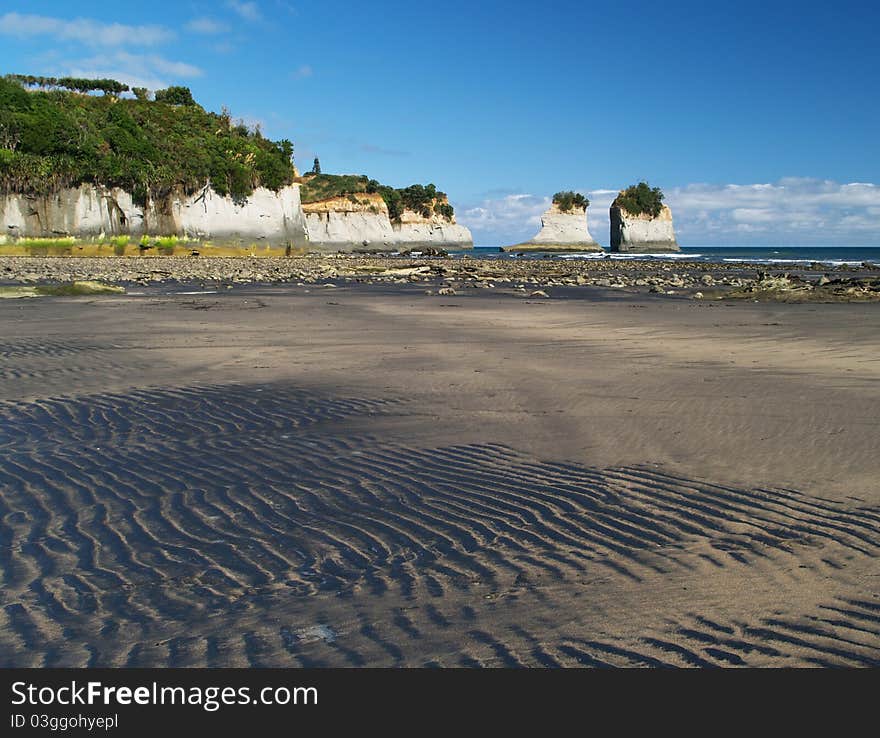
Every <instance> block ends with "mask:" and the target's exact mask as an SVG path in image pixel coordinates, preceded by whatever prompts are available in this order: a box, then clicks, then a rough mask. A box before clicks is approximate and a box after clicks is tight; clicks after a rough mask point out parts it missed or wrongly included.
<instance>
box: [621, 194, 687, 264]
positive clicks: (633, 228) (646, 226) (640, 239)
mask: <svg viewBox="0 0 880 738" xmlns="http://www.w3.org/2000/svg"><path fill="white" fill-rule="evenodd" d="M619 199H620V198H619V197H618V198H616V199H615V200H614V202H613V203H611V211H610V214H611V251H619V252H629V253H642V254H645V253H662V252H667V251H680V250H681V249H680V248H679V246H678V242H677V241H676V240H675V230H674V229H673V227H672V211H671V210H670V209H669V206H668V205H664V206H663V207H662V209H661V210H660V213H659V214H658V215H657V216H652V215H651V214H650V213H639V214H637V215H634V214H633V213H630V212H628V211H627V210H626V209H625V208H623V207H622V206H621V205H620V204H619V202H618V201H619Z"/></svg>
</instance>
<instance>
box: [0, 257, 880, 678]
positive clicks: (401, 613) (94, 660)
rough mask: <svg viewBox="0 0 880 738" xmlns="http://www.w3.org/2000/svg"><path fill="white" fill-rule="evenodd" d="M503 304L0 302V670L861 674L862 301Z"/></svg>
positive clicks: (649, 299) (864, 656) (635, 299)
mask: <svg viewBox="0 0 880 738" xmlns="http://www.w3.org/2000/svg"><path fill="white" fill-rule="evenodd" d="M59 263H60V262H59ZM702 268H705V267H702ZM698 286H699V285H698ZM509 287H510V288H509V289H508V288H506V287H505V289H501V288H500V287H499V288H498V289H495V288H485V289H473V290H461V289H459V290H458V291H457V294H449V295H438V294H433V295H427V294H425V286H424V285H422V284H372V285H362V284H353V283H352V284H349V283H345V282H342V281H339V280H337V282H336V286H335V287H332V288H331V287H322V286H321V285H320V284H304V285H301V286H297V285H295V284H292V283H291V284H278V285H250V286H247V285H236V286H235V287H234V288H233V289H225V288H224V289H213V288H211V287H209V288H208V289H205V288H202V287H201V286H199V285H198V284H195V285H175V284H161V285H159V284H147V285H144V286H138V287H131V288H130V289H129V292H128V294H126V295H109V296H95V297H76V298H67V297H53V298H40V299H30V300H25V299H15V300H13V299H8V300H0V324H2V326H3V334H2V339H0V377H2V379H3V381H2V383H0V489H2V494H0V505H2V512H0V536H2V538H3V541H4V545H3V546H2V547H0V551H2V556H3V560H2V562H0V563H2V572H3V577H4V579H3V588H2V591H0V597H2V607H0V662H2V663H3V664H4V665H5V666H424V665H443V666H471V665H481V666H490V667H498V666H519V665H527V666H582V665H586V666H603V665H620V666H660V665H675V666H709V665H712V666H732V665H744V664H745V665H749V666H816V665H843V666H878V665H880V565H878V555H880V488H878V484H877V480H878V474H877V470H878V450H880V449H878V427H877V418H878V417H880V321H878V312H877V311H878V305H877V303H876V302H874V303H852V304H812V303H805V304H786V303H778V302H753V301H751V300H738V301H735V300H721V301H701V300H693V299H691V297H690V296H688V295H683V294H682V295H665V294H650V293H648V291H647V289H641V290H630V291H627V290H613V289H607V288H604V287H602V286H596V285H586V286H567V285H558V286H554V287H551V288H545V289H546V291H547V292H548V294H549V298H539V297H535V298H530V297H529V296H528V295H526V296H523V295H518V294H513V293H512V291H513V289H514V285H510V286H509Z"/></svg>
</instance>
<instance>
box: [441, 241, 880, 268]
mask: <svg viewBox="0 0 880 738" xmlns="http://www.w3.org/2000/svg"><path fill="white" fill-rule="evenodd" d="M449 253H450V255H452V256H462V255H464V254H469V255H471V256H473V257H477V258H499V259H546V258H551V259H590V260H596V259H612V260H619V261H632V260H634V259H640V260H646V259H647V260H652V259H656V260H657V261H707V262H728V263H740V262H743V263H749V264H767V265H779V266H780V267H784V266H786V265H792V266H797V265H799V264H810V263H812V262H821V263H823V264H828V265H829V266H840V265H844V264H849V265H853V266H857V265H860V264H862V263H864V262H871V263H874V264H880V246H785V247H781V246H705V247H700V246H684V247H682V249H681V252H679V253H675V254H612V253H610V252H605V253H587V252H584V253H577V252H571V253H552V252H540V251H534V252H529V253H527V254H522V255H519V254H511V253H504V252H502V251H500V250H499V249H498V248H497V247H494V246H489V247H487V246H478V247H476V248H475V249H473V250H471V251H450V252H449Z"/></svg>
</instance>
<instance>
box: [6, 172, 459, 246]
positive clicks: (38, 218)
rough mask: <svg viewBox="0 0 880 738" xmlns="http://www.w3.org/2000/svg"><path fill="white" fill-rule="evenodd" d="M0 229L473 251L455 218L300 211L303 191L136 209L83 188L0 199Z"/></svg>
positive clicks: (363, 200)
mask: <svg viewBox="0 0 880 738" xmlns="http://www.w3.org/2000/svg"><path fill="white" fill-rule="evenodd" d="M0 225H2V233H3V235H6V236H9V237H12V238H53V237H54V238H57V237H62V236H75V237H77V238H82V239H91V238H98V237H101V236H107V237H112V236H119V235H130V236H132V237H134V238H139V237H140V236H142V235H150V236H179V237H181V238H187V239H193V240H200V241H211V242H213V243H216V244H223V245H242V246H246V245H250V244H253V243H258V244H269V245H291V246H295V247H297V248H298V249H299V248H308V249H312V250H316V251H360V250H363V251H389V250H405V249H420V248H429V247H433V248H470V247H472V246H473V239H472V237H471V234H470V231H469V230H468V229H467V228H465V227H464V226H461V225H458V224H457V223H456V222H455V219H454V218H446V217H443V216H440V215H436V214H435V215H432V216H431V217H428V218H425V217H423V216H422V215H421V214H419V213H414V212H410V211H405V212H404V213H403V215H402V217H401V218H400V222H395V223H392V222H391V219H390V218H389V216H388V208H387V206H386V205H385V201H384V200H383V199H382V197H381V196H380V195H378V194H372V195H368V194H360V195H352V196H349V197H338V198H333V199H331V200H324V201H321V202H316V203H308V204H306V205H303V204H302V203H301V202H300V188H299V185H296V184H294V185H291V186H289V187H285V188H283V189H281V190H279V191H278V192H274V191H272V190H268V189H265V188H258V189H256V190H254V192H253V193H252V194H251V195H249V196H248V197H247V198H245V199H244V200H242V201H236V200H233V199H232V198H231V197H223V196H220V195H218V194H217V193H216V192H214V190H213V189H211V188H210V187H207V186H206V187H204V188H203V189H202V190H201V191H200V192H197V193H195V194H193V195H185V194H184V193H182V192H179V193H173V194H172V195H170V196H168V197H166V198H163V199H162V200H157V201H150V202H147V203H146V204H144V205H139V204H136V203H135V202H134V200H133V198H132V195H131V194H130V193H128V192H126V191H124V190H121V189H118V188H103V187H95V186H92V185H82V186H80V187H78V188H72V189H65V190H60V191H59V192H56V193H54V194H52V195H45V196H36V195H21V194H9V195H5V196H0Z"/></svg>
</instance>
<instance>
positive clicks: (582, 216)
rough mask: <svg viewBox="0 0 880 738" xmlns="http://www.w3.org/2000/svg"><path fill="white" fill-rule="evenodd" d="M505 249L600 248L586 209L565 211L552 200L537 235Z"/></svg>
mask: <svg viewBox="0 0 880 738" xmlns="http://www.w3.org/2000/svg"><path fill="white" fill-rule="evenodd" d="M502 250H503V251H601V250H602V247H601V246H600V245H599V244H598V243H596V241H595V239H594V238H593V237H592V236H591V235H590V231H589V228H588V227H587V208H586V207H581V206H578V205H574V206H572V207H571V208H570V209H568V210H562V209H561V208H560V207H559V205H557V204H556V203H553V204H552V205H551V206H550V208H549V209H548V210H546V211H545V212H544V214H543V215H542V216H541V230H540V231H538V233H537V234H535V236H534V238H532V239H531V240H529V241H526V242H525V243H521V244H517V245H516V246H507V247H505V248H503V249H502Z"/></svg>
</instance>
